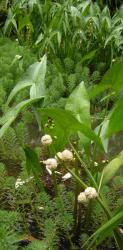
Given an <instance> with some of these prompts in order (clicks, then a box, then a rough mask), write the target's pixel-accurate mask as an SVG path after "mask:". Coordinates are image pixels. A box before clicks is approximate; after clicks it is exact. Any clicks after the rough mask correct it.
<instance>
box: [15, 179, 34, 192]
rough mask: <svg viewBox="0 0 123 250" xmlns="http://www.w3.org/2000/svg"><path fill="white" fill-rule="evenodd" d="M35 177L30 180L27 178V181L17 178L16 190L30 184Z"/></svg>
mask: <svg viewBox="0 0 123 250" xmlns="http://www.w3.org/2000/svg"><path fill="white" fill-rule="evenodd" d="M33 178H34V177H33V176H30V177H29V178H27V179H26V180H25V181H23V180H22V179H21V178H17V180H16V182H15V189H17V188H19V187H20V186H23V185H24V184H25V183H28V182H29V181H31V180H32V179H33Z"/></svg>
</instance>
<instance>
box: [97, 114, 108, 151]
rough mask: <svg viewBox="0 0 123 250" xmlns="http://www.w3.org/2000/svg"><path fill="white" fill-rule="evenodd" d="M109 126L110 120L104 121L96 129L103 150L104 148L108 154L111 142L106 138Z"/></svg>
mask: <svg viewBox="0 0 123 250" xmlns="http://www.w3.org/2000/svg"><path fill="white" fill-rule="evenodd" d="M108 124H109V120H108V119H104V121H103V122H102V123H101V124H100V125H99V126H98V127H96V129H95V132H96V134H97V135H98V133H99V136H100V139H101V142H102V145H103V148H104V150H105V152H106V153H107V151H108V142H109V139H108V138H107V136H106V132H107V129H108Z"/></svg>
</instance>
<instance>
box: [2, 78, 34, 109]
mask: <svg viewBox="0 0 123 250" xmlns="http://www.w3.org/2000/svg"><path fill="white" fill-rule="evenodd" d="M32 84H33V82H31V81H29V80H28V79H27V80H23V81H21V82H19V83H17V84H16V86H15V87H14V88H13V90H12V91H11V93H10V95H9V97H8V100H7V105H9V103H10V102H11V100H12V99H13V97H14V96H15V95H16V94H17V93H18V92H19V91H20V90H22V89H24V88H27V87H29V86H31V85H32Z"/></svg>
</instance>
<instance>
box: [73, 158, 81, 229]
mask: <svg viewBox="0 0 123 250" xmlns="http://www.w3.org/2000/svg"><path fill="white" fill-rule="evenodd" d="M75 174H76V176H79V171H78V162H76V165H75ZM75 185H76V187H75V200H74V222H75V225H74V228H75V230H76V227H77V217H78V213H77V211H78V195H79V190H80V184H79V183H78V181H77V180H76V183H75Z"/></svg>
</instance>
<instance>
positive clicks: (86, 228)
mask: <svg viewBox="0 0 123 250" xmlns="http://www.w3.org/2000/svg"><path fill="white" fill-rule="evenodd" d="M92 202H93V201H92V200H89V203H88V207H87V212H86V216H85V232H87V230H88V226H89V223H90V221H91V213H92Z"/></svg>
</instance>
